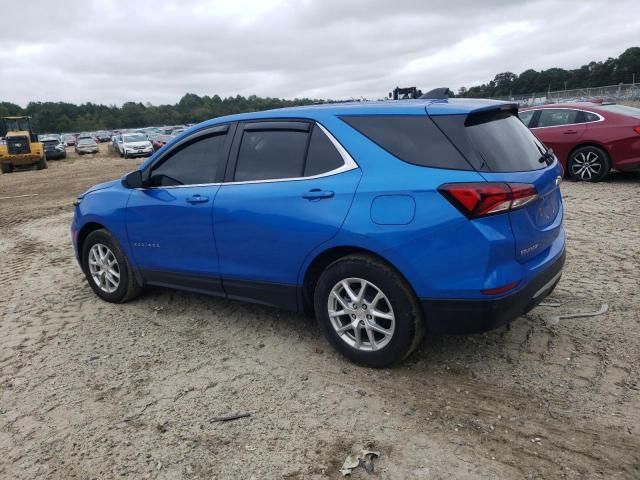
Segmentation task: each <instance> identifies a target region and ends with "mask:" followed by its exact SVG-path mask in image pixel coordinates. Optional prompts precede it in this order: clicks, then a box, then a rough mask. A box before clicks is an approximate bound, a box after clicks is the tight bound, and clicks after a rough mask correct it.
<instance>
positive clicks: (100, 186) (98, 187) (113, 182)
mask: <svg viewBox="0 0 640 480" xmlns="http://www.w3.org/2000/svg"><path fill="white" fill-rule="evenodd" d="M120 182H121V180H120V179H117V180H110V181H108V182H103V183H98V184H96V185H94V186H93V187H89V189H88V190H86V191H85V192H83V193H81V194H80V195H78V198H82V197H84V196H85V195H87V194H89V193H91V192H97V191H98V190H104V189H105V188H109V187H113V186H116V185H118V184H119V183H120Z"/></svg>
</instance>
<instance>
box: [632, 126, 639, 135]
mask: <svg viewBox="0 0 640 480" xmlns="http://www.w3.org/2000/svg"><path fill="white" fill-rule="evenodd" d="M633 130H634V131H635V132H636V133H637V134H638V135H640V127H633Z"/></svg>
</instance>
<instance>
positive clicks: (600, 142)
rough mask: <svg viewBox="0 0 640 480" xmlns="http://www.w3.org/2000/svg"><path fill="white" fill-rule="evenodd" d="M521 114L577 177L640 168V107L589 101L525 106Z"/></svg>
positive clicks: (596, 177) (590, 179) (595, 177)
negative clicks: (613, 170)
mask: <svg viewBox="0 0 640 480" xmlns="http://www.w3.org/2000/svg"><path fill="white" fill-rule="evenodd" d="M520 118H521V120H522V121H523V123H524V124H525V125H526V126H528V127H529V128H530V129H531V131H532V132H533V133H534V134H535V135H536V137H538V138H539V139H540V140H541V141H542V142H543V143H544V144H545V145H546V146H547V147H549V148H551V149H553V152H554V153H555V154H556V156H557V157H558V159H559V160H560V163H562V166H563V167H564V168H565V170H566V172H567V173H568V175H569V176H570V177H571V178H572V179H574V180H582V181H586V182H598V181H600V180H602V179H603V178H604V177H606V175H607V174H608V173H609V171H610V170H611V169H616V170H622V171H624V170H638V169H640V109H638V108H633V107H627V106H624V105H606V104H602V105H600V104H595V103H587V102H576V103H564V104H554V105H544V106H540V107H532V108H525V109H523V110H522V111H521V112H520Z"/></svg>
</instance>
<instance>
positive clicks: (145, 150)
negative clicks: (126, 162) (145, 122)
mask: <svg viewBox="0 0 640 480" xmlns="http://www.w3.org/2000/svg"><path fill="white" fill-rule="evenodd" d="M121 138H122V140H121V141H120V142H118V148H119V150H120V156H121V157H124V158H133V157H148V156H150V155H151V154H152V153H153V146H152V145H151V142H150V141H149V139H147V136H146V135H145V134H144V133H124V134H122V135H121Z"/></svg>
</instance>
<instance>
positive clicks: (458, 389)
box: [0, 145, 640, 480]
mask: <svg viewBox="0 0 640 480" xmlns="http://www.w3.org/2000/svg"><path fill="white" fill-rule="evenodd" d="M102 148H103V152H102V153H101V154H99V155H95V156H85V157H82V158H78V157H75V155H73V154H70V155H69V158H68V159H67V160H65V161H59V162H54V161H52V162H50V167H49V169H48V170H44V171H29V172H18V173H14V174H11V175H2V176H1V177H0V211H1V217H0V228H1V235H0V452H2V455H0V478H3V479H4V478H6V479H34V478H47V479H64V480H68V479H71V478H79V479H93V478H95V479H103V478H116V477H117V478H132V479H139V478H157V479H180V478H184V479H200V478H202V479H205V478H206V479H212V478H255V479H265V478H286V479H297V478H308V479H314V478H341V475H340V473H338V469H339V467H340V466H341V464H342V462H343V461H344V459H345V457H346V456H347V455H348V454H349V453H350V452H357V451H358V450H359V449H361V448H371V449H373V450H377V451H379V452H380V458H378V459H376V460H375V470H374V472H373V473H372V474H367V473H365V472H364V471H363V470H362V469H358V470H356V471H354V475H353V477H352V478H392V479H393V478H428V479H439V478H447V479H448V478H457V479H466V478H469V479H471V478H473V479H475V478H547V479H549V478H554V479H555V478H570V479H571V478H606V479H623V478H636V479H637V478H640V396H639V393H640V392H639V391H638V389H639V388H640V379H639V373H638V372H639V365H640V336H639V335H638V331H639V327H640V295H639V293H638V292H639V286H640V285H639V279H640V220H639V210H638V208H639V205H640V174H625V175H623V174H614V175H612V176H611V177H610V178H609V179H608V180H607V181H605V182H603V183H600V184H596V185H586V184H576V183H571V182H565V183H564V184H563V186H562V189H563V192H564V195H565V200H566V227H567V232H568V259H567V265H566V268H565V274H564V276H563V278H562V281H561V283H560V285H559V287H558V288H557V289H556V291H555V292H554V293H553V295H552V296H551V297H550V298H549V299H548V302H554V303H556V304H560V306H540V307H538V308H536V309H535V310H533V311H532V312H530V313H529V314H528V315H526V316H524V317H522V318H519V319H518V320H517V321H515V322H514V323H513V324H512V325H511V326H510V327H509V328H501V329H499V330H496V331H493V332H490V333H487V334H483V335H476V336H460V337H438V338H428V339H426V340H425V341H424V342H423V344H422V345H421V347H420V348H419V350H418V351H417V352H416V353H415V354H414V355H413V356H412V357H410V358H409V359H408V361H406V362H405V363H404V364H403V365H401V366H399V367H396V368H393V369H387V370H370V369H366V368H362V367H359V366H356V365H353V364H351V363H349V362H348V361H346V360H345V359H343V358H341V357H340V356H338V355H337V354H335V353H334V352H333V351H332V349H331V348H330V347H329V345H328V344H327V342H326V341H325V340H324V339H323V338H322V337H321V335H320V334H319V331H318V328H317V327H316V325H315V324H314V323H313V322H312V321H311V320H309V319H307V318H305V317H303V316H301V315H296V314H292V313H288V312H283V311H278V310H273V309H268V308H264V307H260V306H255V305H248V304H243V303H239V302H234V301H226V300H221V299H217V298H209V297H206V296H199V295H194V294H188V293H181V292H175V291H171V290H164V289H150V290H148V291H147V292H146V293H145V294H144V295H143V296H142V297H140V298H138V299H136V300H135V301H133V302H131V303H128V304H125V305H111V304H108V303H105V302H102V301H100V300H99V299H98V298H97V297H96V296H95V295H94V294H93V292H92V291H91V290H90V288H89V287H88V286H87V284H86V282H85V280H84V278H83V275H82V274H81V272H80V270H79V268H78V266H77V264H76V262H75V259H74V256H73V253H72V248H71V245H70V239H69V224H70V221H71V217H72V207H71V202H72V201H73V198H74V196H75V194H77V193H79V192H81V191H82V190H84V189H85V188H86V187H88V186H90V185H92V184H94V183H96V182H99V181H103V180H106V179H109V178H115V177H118V176H120V175H121V174H123V173H124V172H126V171H128V170H131V169H132V167H133V165H135V164H136V163H138V161H133V160H122V159H119V158H117V157H110V156H109V155H108V154H107V152H106V146H105V145H103V146H102ZM31 194H38V195H37V196H34V197H22V198H9V199H7V198H4V197H13V196H17V195H31ZM603 303H607V304H608V305H609V311H608V313H607V314H605V315H601V316H596V317H590V318H576V319H567V320H560V322H559V323H558V324H557V325H553V322H550V317H552V316H553V315H558V314H565V313H575V312H586V311H594V310H598V309H599V308H600V306H601V304H603ZM245 412H250V413H251V416H250V417H247V418H242V419H239V420H235V421H230V422H212V421H211V419H212V418H213V417H217V416H221V415H228V414H236V413H245Z"/></svg>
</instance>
